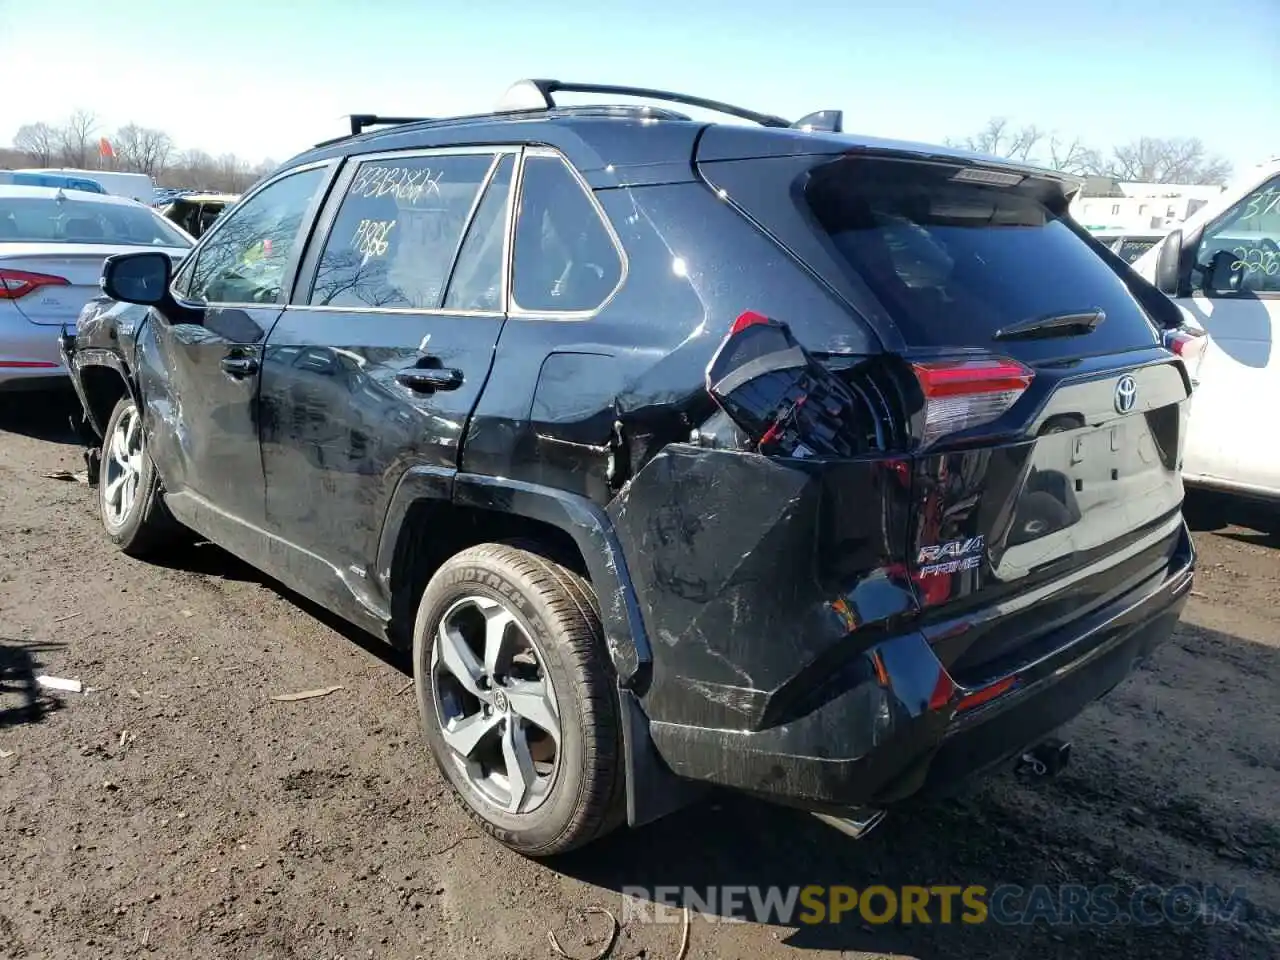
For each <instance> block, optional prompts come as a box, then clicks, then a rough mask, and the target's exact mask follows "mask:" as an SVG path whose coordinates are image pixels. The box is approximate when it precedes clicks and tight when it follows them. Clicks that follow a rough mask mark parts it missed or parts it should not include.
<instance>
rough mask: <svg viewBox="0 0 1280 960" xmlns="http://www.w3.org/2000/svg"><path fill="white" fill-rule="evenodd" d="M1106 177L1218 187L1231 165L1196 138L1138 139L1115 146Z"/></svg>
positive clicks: (1224, 180)
mask: <svg viewBox="0 0 1280 960" xmlns="http://www.w3.org/2000/svg"><path fill="white" fill-rule="evenodd" d="M1106 173H1107V176H1110V177H1114V178H1115V179H1117V180H1137V181H1140V182H1143V183H1203V184H1213V185H1216V186H1220V185H1222V184H1225V183H1226V182H1227V180H1228V179H1230V177H1231V164H1230V163H1228V162H1227V161H1226V160H1224V159H1223V158H1222V157H1219V156H1215V155H1212V154H1210V153H1209V151H1208V149H1206V147H1205V145H1204V144H1203V143H1202V142H1201V141H1200V140H1199V138H1197V137H1188V138H1172V139H1166V138H1163V137H1140V138H1139V139H1137V140H1134V141H1133V142H1131V143H1127V144H1124V145H1123V146H1119V147H1116V148H1115V149H1114V150H1113V151H1112V153H1111V157H1110V159H1109V160H1108V162H1107V167H1106Z"/></svg>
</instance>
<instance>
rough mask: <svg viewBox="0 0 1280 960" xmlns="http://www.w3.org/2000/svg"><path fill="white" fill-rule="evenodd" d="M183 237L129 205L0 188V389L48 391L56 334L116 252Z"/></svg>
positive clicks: (55, 365) (172, 244)
mask: <svg viewBox="0 0 1280 960" xmlns="http://www.w3.org/2000/svg"><path fill="white" fill-rule="evenodd" d="M194 245H195V241H194V240H193V239H192V238H191V236H190V235H189V234H187V233H186V232H184V231H183V230H181V229H180V228H179V227H178V226H176V225H175V224H173V223H171V222H170V221H168V220H166V219H165V218H164V217H162V216H160V215H159V214H158V213H156V212H155V211H154V210H152V209H151V208H150V207H146V206H143V205H142V204H140V203H137V202H135V201H133V200H126V199H124V198H122V197H113V196H108V195H105V194H100V193H88V192H85V191H80V190H63V189H61V188H58V187H23V186H5V185H0V390H12V389H18V388H36V387H44V386H56V385H58V384H59V383H63V382H66V375H67V371H66V369H65V368H64V367H63V366H62V360H61V357H60V356H59V352H58V334H59V333H60V331H61V328H62V325H63V324H66V325H67V327H68V328H69V329H72V330H74V329H75V324H76V318H77V317H78V316H79V315H80V310H81V308H82V307H83V306H84V305H85V304H86V303H87V302H88V301H89V300H90V299H92V298H93V297H94V296H96V295H97V294H98V279H99V277H101V276H102V264H103V261H104V260H106V258H107V257H109V256H111V255H112V254H116V253H130V252H135V251H138V250H163V251H165V252H166V253H169V254H171V255H172V256H173V257H174V258H175V259H180V258H182V257H184V256H185V255H186V253H187V251H188V250H190V249H191V247H192V246H194Z"/></svg>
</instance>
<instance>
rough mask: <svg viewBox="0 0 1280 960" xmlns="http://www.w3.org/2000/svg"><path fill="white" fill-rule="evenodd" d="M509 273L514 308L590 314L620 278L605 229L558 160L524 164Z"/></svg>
mask: <svg viewBox="0 0 1280 960" xmlns="http://www.w3.org/2000/svg"><path fill="white" fill-rule="evenodd" d="M512 271H513V274H514V277H513V281H512V285H513V299H514V300H515V304H516V305H517V306H519V307H520V308H521V309H523V310H530V311H547V312H551V311H555V312H565V311H584V310H594V309H596V308H597V307H599V306H600V304H602V303H604V301H605V300H606V299H607V298H608V297H609V295H610V294H612V293H613V291H614V289H615V288H616V287H617V286H618V281H619V280H620V279H621V278H622V260H621V258H620V256H619V255H618V249H617V247H615V246H614V243H613V238H612V237H611V236H610V235H609V230H608V228H607V227H606V226H605V224H604V222H603V221H602V220H601V219H600V214H599V213H598V212H597V210H596V207H595V205H594V204H593V203H592V202H591V199H590V197H588V196H587V194H586V192H585V189H584V188H583V186H582V184H581V183H579V182H578V178H577V177H575V176H574V175H573V172H572V171H571V170H570V169H569V168H568V166H566V165H565V162H564V161H563V160H561V159H560V158H559V157H546V156H532V157H529V158H527V159H526V160H525V164H524V179H523V182H522V185H521V188H520V214H519V220H518V221H517V224H516V235H515V247H514V257H513V264H512Z"/></svg>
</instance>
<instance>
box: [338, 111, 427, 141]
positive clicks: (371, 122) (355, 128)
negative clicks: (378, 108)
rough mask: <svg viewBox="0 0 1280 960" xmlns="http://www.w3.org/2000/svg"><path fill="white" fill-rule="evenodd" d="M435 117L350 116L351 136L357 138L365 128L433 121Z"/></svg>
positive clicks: (368, 114) (374, 114)
mask: <svg viewBox="0 0 1280 960" xmlns="http://www.w3.org/2000/svg"><path fill="white" fill-rule="evenodd" d="M434 119H435V117H380V116H378V115H377V114H376V113H353V114H351V136H353V137H358V136H359V135H360V134H361V133H363V132H364V130H365V128H366V127H376V126H381V125H384V124H396V123H421V122H422V121H423V120H434Z"/></svg>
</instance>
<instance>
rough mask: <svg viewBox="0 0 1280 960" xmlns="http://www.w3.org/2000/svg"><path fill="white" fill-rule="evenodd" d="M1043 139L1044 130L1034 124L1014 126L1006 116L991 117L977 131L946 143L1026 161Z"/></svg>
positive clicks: (1028, 160)
mask: <svg viewBox="0 0 1280 960" xmlns="http://www.w3.org/2000/svg"><path fill="white" fill-rule="evenodd" d="M1044 139H1045V132H1044V131H1043V130H1041V129H1040V128H1039V127H1037V126H1036V125H1035V124H1028V125H1026V126H1022V127H1014V126H1013V125H1012V124H1011V123H1010V122H1009V120H1008V118H1006V117H992V118H991V119H990V120H988V121H987V125H986V126H985V127H983V128H982V130H980V131H979V132H978V133H976V134H974V135H973V136H969V137H965V138H964V139H962V140H950V139H949V140H947V145H948V146H952V147H960V148H962V149H965V150H972V151H974V152H975V153H986V154H990V155H991V156H995V157H1004V158H1006V159H1009V160H1018V161H1020V162H1022V163H1028V162H1030V161H1031V156H1032V153H1033V152H1034V151H1035V149H1036V146H1037V145H1038V144H1039V143H1040V142H1041V141H1042V140H1044Z"/></svg>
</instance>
